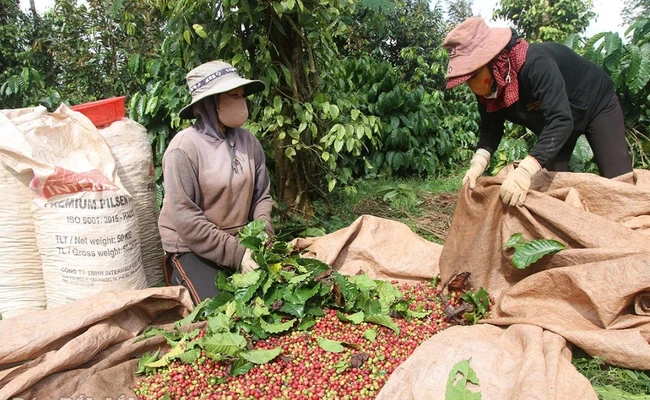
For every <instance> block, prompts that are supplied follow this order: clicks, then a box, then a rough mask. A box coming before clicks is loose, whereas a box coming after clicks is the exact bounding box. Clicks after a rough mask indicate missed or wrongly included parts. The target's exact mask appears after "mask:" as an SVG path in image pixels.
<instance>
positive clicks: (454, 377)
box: [445, 359, 481, 400]
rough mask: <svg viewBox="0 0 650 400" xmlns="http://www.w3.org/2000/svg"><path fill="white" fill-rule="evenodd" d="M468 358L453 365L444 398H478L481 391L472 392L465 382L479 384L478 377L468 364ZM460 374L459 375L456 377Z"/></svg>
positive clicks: (463, 399) (462, 399) (454, 399)
mask: <svg viewBox="0 0 650 400" xmlns="http://www.w3.org/2000/svg"><path fill="white" fill-rule="evenodd" d="M470 360H471V359H469V360H463V361H460V362H458V363H456V365H454V366H453V367H452V369H451V371H450V372H449V379H447V389H446V390H445V400H480V399H481V393H478V392H473V391H471V390H469V388H468V387H467V382H470V383H472V384H474V385H477V386H478V385H479V381H478V377H477V376H476V373H475V372H474V370H473V369H472V368H471V367H470V366H469V362H470ZM458 375H460V377H458Z"/></svg>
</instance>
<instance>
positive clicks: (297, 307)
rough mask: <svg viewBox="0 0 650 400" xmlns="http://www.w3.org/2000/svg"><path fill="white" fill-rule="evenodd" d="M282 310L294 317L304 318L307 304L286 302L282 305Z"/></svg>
mask: <svg viewBox="0 0 650 400" xmlns="http://www.w3.org/2000/svg"><path fill="white" fill-rule="evenodd" d="M280 311H282V312H285V313H287V314H290V315H293V316H294V317H298V318H302V317H304V316H305V306H304V305H303V304H293V303H289V302H285V303H284V304H282V307H280Z"/></svg>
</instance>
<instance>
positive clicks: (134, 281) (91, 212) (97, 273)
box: [0, 105, 147, 308]
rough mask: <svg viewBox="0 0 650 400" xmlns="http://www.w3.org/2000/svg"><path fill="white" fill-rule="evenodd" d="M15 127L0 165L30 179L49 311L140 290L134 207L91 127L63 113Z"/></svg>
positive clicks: (0, 151) (0, 152)
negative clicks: (99, 296)
mask: <svg viewBox="0 0 650 400" xmlns="http://www.w3.org/2000/svg"><path fill="white" fill-rule="evenodd" d="M12 122H14V121H13V120H12ZM14 126H16V128H17V131H14V132H12V135H9V136H7V137H6V138H5V140H3V141H2V142H0V157H1V158H2V161H3V162H5V163H6V164H7V165H8V166H10V167H11V168H12V169H13V170H14V171H16V172H19V173H23V172H27V171H32V172H33V174H34V178H33V179H32V181H31V183H30V188H31V189H32V192H33V194H32V212H33V215H34V222H35V227H36V242H37V244H38V248H39V252H40V255H41V258H42V266H43V277H44V280H45V290H46V295H47V308H52V307H55V306H57V305H60V304H64V303H67V302H70V301H74V300H77V299H80V298H83V297H86V296H89V295H91V294H96V293H98V292H101V291H104V290H122V289H143V288H145V287H146V286H147V283H146V278H145V275H144V270H143V268H142V260H141V254H140V239H139V235H138V221H137V215H136V214H135V208H134V202H133V199H132V198H131V196H130V195H129V193H128V192H127V191H126V190H125V189H124V187H123V186H122V184H121V182H120V181H119V178H118V177H117V173H116V167H115V162H114V160H113V156H112V155H111V152H110V148H109V147H108V144H107V143H106V141H105V140H104V139H103V138H102V136H101V135H100V134H99V132H98V131H97V129H96V128H95V127H94V126H93V125H92V123H91V122H90V120H89V119H88V118H86V117H85V116H84V115H82V114H80V113H78V112H75V111H72V110H70V109H69V108H67V107H66V106H64V105H62V106H61V107H59V109H58V110H57V111H56V112H54V113H44V114H42V115H41V116H40V117H38V118H33V119H31V120H29V121H24V120H23V121H21V123H20V124H17V125H16V124H15V125H14Z"/></svg>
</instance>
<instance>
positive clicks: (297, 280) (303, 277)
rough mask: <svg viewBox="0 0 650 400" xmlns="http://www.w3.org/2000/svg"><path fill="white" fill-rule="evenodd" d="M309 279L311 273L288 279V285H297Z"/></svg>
mask: <svg viewBox="0 0 650 400" xmlns="http://www.w3.org/2000/svg"><path fill="white" fill-rule="evenodd" d="M310 277H311V272H307V273H306V274H300V275H296V276H294V277H293V278H291V279H289V283H291V284H294V285H297V284H299V283H301V282H304V281H306V280H307V279H309V278H310Z"/></svg>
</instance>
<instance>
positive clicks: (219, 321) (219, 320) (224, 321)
mask: <svg viewBox="0 0 650 400" xmlns="http://www.w3.org/2000/svg"><path fill="white" fill-rule="evenodd" d="M231 327H232V320H231V319H230V318H228V317H227V316H226V314H224V313H219V314H217V315H215V316H213V317H209V318H208V332H209V333H223V332H230V328H231Z"/></svg>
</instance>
